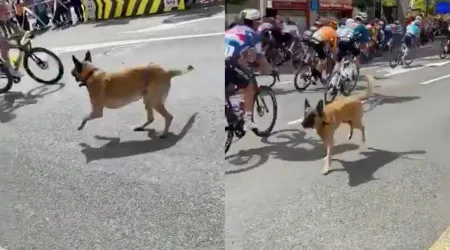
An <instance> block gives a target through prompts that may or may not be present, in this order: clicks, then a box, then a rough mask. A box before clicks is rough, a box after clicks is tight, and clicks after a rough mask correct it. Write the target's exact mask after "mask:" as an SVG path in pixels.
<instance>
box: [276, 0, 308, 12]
mask: <svg viewBox="0 0 450 250" xmlns="http://www.w3.org/2000/svg"><path fill="white" fill-rule="evenodd" d="M272 8H274V9H279V10H282V9H285V10H290V9H292V10H299V9H300V10H303V9H308V0H294V1H286V0H284V1H272Z"/></svg>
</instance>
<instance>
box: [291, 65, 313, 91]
mask: <svg viewBox="0 0 450 250" xmlns="http://www.w3.org/2000/svg"><path fill="white" fill-rule="evenodd" d="M305 68H308V70H310V69H311V66H309V65H308V64H303V65H302V66H300V67H299V68H298V69H297V71H296V72H295V75H294V87H295V89H297V90H298V91H299V92H303V91H305V89H307V88H308V87H309V85H311V81H304V84H303V87H301V86H300V85H299V84H298V78H299V76H300V73H301V72H302V69H305ZM302 80H303V79H302Z"/></svg>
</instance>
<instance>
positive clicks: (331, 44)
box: [311, 26, 337, 84]
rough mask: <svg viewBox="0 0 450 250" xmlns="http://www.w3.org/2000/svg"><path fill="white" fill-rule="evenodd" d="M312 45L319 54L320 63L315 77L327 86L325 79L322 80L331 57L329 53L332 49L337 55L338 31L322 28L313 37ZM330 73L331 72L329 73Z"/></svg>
mask: <svg viewBox="0 0 450 250" xmlns="http://www.w3.org/2000/svg"><path fill="white" fill-rule="evenodd" d="M311 45H312V47H313V48H314V50H315V52H316V53H317V57H318V58H319V63H318V64H317V66H316V68H315V70H314V72H313V76H315V77H316V78H317V79H320V80H321V82H322V84H325V82H326V81H325V79H323V78H322V71H323V68H324V67H325V65H326V63H327V58H329V57H330V55H329V53H328V52H327V51H328V49H329V48H331V52H332V53H333V54H336V53H337V33H336V30H335V29H333V28H332V27H330V26H322V27H320V28H319V29H318V30H317V31H316V32H314V34H313V35H312V37H311ZM328 73H330V72H328Z"/></svg>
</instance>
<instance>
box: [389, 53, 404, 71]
mask: <svg viewBox="0 0 450 250" xmlns="http://www.w3.org/2000/svg"><path fill="white" fill-rule="evenodd" d="M401 57H402V52H401V48H399V49H398V52H397V54H396V55H395V57H394V58H392V59H391V60H389V66H390V67H391V68H392V69H393V68H395V67H397V65H398V62H399V61H400V59H401Z"/></svg>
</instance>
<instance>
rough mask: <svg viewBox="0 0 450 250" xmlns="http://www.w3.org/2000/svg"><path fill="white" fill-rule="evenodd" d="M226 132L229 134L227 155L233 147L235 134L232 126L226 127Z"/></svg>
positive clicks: (226, 144) (226, 146) (226, 143)
mask: <svg viewBox="0 0 450 250" xmlns="http://www.w3.org/2000/svg"><path fill="white" fill-rule="evenodd" d="M225 131H226V132H227V140H226V141H225V154H226V153H227V152H228V150H229V149H230V147H231V143H232V142H233V137H234V132H233V130H232V129H231V128H230V126H228V127H226V128H225Z"/></svg>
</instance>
